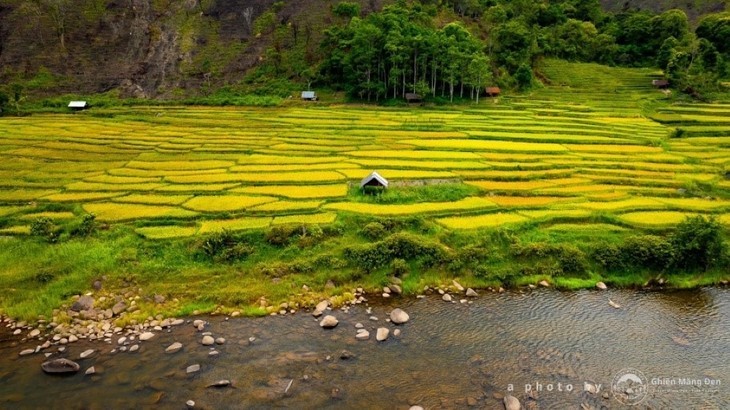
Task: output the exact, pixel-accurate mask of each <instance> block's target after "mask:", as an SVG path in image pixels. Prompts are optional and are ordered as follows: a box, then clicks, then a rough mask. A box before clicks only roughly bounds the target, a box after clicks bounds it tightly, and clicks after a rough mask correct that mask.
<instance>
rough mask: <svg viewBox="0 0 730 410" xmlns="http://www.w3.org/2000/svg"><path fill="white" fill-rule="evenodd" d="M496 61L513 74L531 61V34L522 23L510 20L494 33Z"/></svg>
mask: <svg viewBox="0 0 730 410" xmlns="http://www.w3.org/2000/svg"><path fill="white" fill-rule="evenodd" d="M495 40H496V43H497V48H496V52H497V54H496V57H497V61H498V62H499V63H501V64H502V65H504V66H505V67H506V68H507V70H509V71H510V72H514V71H515V70H517V68H519V67H520V66H521V65H523V64H526V63H529V62H530V60H531V59H532V53H533V50H532V46H533V33H532V32H531V31H530V29H528V28H527V26H525V25H524V24H523V23H521V22H519V21H516V20H511V21H509V22H507V23H505V24H502V25H500V26H499V28H498V29H497V30H496V32H495Z"/></svg>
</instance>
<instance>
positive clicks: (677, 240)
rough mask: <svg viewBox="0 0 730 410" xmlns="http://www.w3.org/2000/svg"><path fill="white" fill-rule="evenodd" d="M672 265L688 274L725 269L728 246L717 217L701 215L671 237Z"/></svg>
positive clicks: (686, 222)
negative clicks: (722, 267) (695, 271)
mask: <svg viewBox="0 0 730 410" xmlns="http://www.w3.org/2000/svg"><path fill="white" fill-rule="evenodd" d="M670 243H671V246H672V249H673V251H674V252H673V258H672V261H671V262H672V265H673V266H674V267H675V268H678V269H683V270H686V271H694V270H703V271H707V270H709V269H711V268H715V267H719V266H723V265H725V264H727V263H728V261H727V256H728V255H727V253H728V252H727V245H725V243H724V242H723V239H722V226H721V225H720V223H719V222H718V221H717V219H716V218H714V217H712V218H706V217H704V216H701V215H698V216H694V217H689V218H687V219H685V220H684V221H683V222H682V223H680V224H679V225H677V229H676V230H675V231H674V233H673V234H672V236H671V238H670Z"/></svg>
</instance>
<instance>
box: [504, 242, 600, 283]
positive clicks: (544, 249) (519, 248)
mask: <svg viewBox="0 0 730 410" xmlns="http://www.w3.org/2000/svg"><path fill="white" fill-rule="evenodd" d="M510 252H511V253H512V255H513V256H515V257H517V258H521V259H527V260H530V261H538V262H539V263H540V264H541V265H534V266H531V267H527V268H523V269H522V273H523V274H550V275H559V274H563V273H567V274H581V273H585V272H586V271H587V270H588V262H587V260H586V256H585V253H583V251H581V250H580V249H578V248H576V247H575V246H572V245H553V244H549V243H545V242H536V243H530V244H526V245H521V244H513V245H512V246H511V247H510ZM551 261H552V263H553V264H554V265H550V262H551ZM548 265H550V269H547V268H546V266H548ZM553 266H555V268H553ZM536 269H537V270H536Z"/></svg>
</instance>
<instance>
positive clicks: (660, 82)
mask: <svg viewBox="0 0 730 410" xmlns="http://www.w3.org/2000/svg"><path fill="white" fill-rule="evenodd" d="M651 83H652V85H654V86H656V87H665V86H667V85H669V80H652V82H651Z"/></svg>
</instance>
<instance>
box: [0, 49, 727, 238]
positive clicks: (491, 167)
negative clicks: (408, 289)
mask: <svg viewBox="0 0 730 410" xmlns="http://www.w3.org/2000/svg"><path fill="white" fill-rule="evenodd" d="M567 64H568V63H560V62H551V63H550V64H549V65H548V66H547V67H546V68H545V72H546V74H547V75H548V76H549V77H550V78H551V79H552V83H553V84H552V85H551V86H549V87H545V88H543V89H540V90H539V91H536V92H535V93H533V94H531V95H529V96H519V97H503V98H501V99H500V100H486V101H484V103H483V104H481V105H479V106H469V107H460V108H442V107H439V108H421V107H418V108H377V107H358V106H327V107H323V106H318V105H311V106H287V107H280V108H269V109H253V108H201V107H195V108H191V107H184V108H183V107H181V108H174V107H173V108H154V107H147V108H135V109H133V110H132V109H108V110H91V111H88V112H85V113H79V114H76V115H71V114H69V115H43V114H38V115H33V116H30V117H23V118H11V117H5V118H2V119H0V187H1V190H0V217H1V218H2V219H1V220H0V223H1V224H0V230H1V232H2V234H3V235H8V234H11V235H18V234H25V233H27V232H28V226H29V224H30V221H32V220H33V219H34V218H37V217H39V216H46V217H49V218H52V219H57V220H64V219H68V218H72V217H74V215H75V216H76V217H78V216H80V215H81V214H83V213H84V212H91V213H94V214H96V215H97V217H98V219H99V220H101V221H105V222H108V223H126V224H134V225H135V228H136V230H137V232H138V233H139V234H140V235H142V236H144V237H148V238H155V239H163V238H173V237H182V236H192V235H196V234H205V233H209V232H215V231H218V230H221V229H232V230H243V229H261V228H265V227H268V226H271V225H277V224H287V223H311V224H327V223H332V222H334V221H335V220H336V219H337V218H338V217H341V216H343V215H346V214H357V215H366V216H368V215H370V216H374V217H401V216H411V215H423V216H424V217H425V218H429V219H432V220H433V221H435V222H437V223H438V224H441V225H442V226H444V227H445V228H448V229H474V228H495V227H502V226H509V225H518V224H524V223H537V224H540V225H541V226H545V227H546V228H548V229H550V226H553V225H555V226H554V227H553V228H552V229H554V230H556V231H560V230H569V229H583V228H580V226H581V225H585V227H584V230H592V229H594V228H595V229H598V228H596V227H601V226H604V227H606V226H613V227H614V228H613V229H621V228H622V227H623V228H625V229H631V228H639V229H652V228H666V227H669V226H672V225H673V224H676V223H677V222H679V221H681V220H682V218H683V217H684V216H685V215H694V214H705V215H718V216H719V218H720V221H721V222H723V223H724V224H726V225H730V179H728V178H729V177H728V171H729V170H730V120H729V119H730V104H723V103H716V104H671V103H670V102H669V101H668V100H667V98H666V96H665V95H664V94H663V93H662V92H659V91H656V90H654V89H652V88H651V86H650V84H651V79H653V78H656V76H657V73H655V72H652V71H651V70H626V69H623V70H621V72H620V73H617V72H616V71H612V70H616V69H611V68H606V67H600V68H596V67H599V66H593V65H580V64H577V65H576V64H573V65H567ZM576 70H577V71H579V72H582V74H581V75H580V76H575V75H571V74H570V73H575V72H576ZM647 107H649V108H647ZM656 107H659V108H656ZM372 170H377V171H379V172H380V173H381V174H382V175H383V176H384V177H386V178H388V179H389V180H391V181H392V182H393V186H392V187H391V189H403V188H402V187H409V186H410V185H422V184H442V183H451V184H453V183H464V184H467V185H469V186H471V187H476V188H475V189H473V192H474V193H473V194H472V195H471V196H469V197H466V198H463V199H459V200H456V201H452V202H438V201H428V200H424V201H422V202H419V203H397V204H375V203H368V202H363V201H362V198H359V199H358V198H354V197H353V196H352V195H353V194H352V192H353V190H352V189H351V187H352V186H354V185H357V184H358V183H359V181H360V179H361V178H363V177H364V176H366V175H367V174H369V173H370V172H371V171H372ZM409 189H412V188H409ZM597 216H601V217H602V218H605V217H607V216H608V217H610V218H613V219H612V221H614V222H612V224H613V225H606V224H605V223H604V224H603V225H601V224H598V223H596V221H595V217H597ZM566 219H570V224H567V223H566ZM603 221H605V219H603V220H602V223H603ZM591 227H592V228H591Z"/></svg>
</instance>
